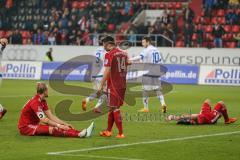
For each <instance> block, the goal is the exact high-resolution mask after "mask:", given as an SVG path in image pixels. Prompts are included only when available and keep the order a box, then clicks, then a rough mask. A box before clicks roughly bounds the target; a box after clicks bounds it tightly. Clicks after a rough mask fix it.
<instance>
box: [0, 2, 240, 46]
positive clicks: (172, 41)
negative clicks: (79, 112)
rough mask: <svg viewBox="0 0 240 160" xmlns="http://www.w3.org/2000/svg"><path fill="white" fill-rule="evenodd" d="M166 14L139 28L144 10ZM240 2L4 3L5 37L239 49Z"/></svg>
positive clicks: (0, 23)
mask: <svg viewBox="0 0 240 160" xmlns="http://www.w3.org/2000/svg"><path fill="white" fill-rule="evenodd" d="M146 9H149V10H163V11H164V12H163V16H161V17H158V18H157V20H156V22H155V23H154V24H150V23H148V22H146V24H141V25H138V26H136V25H134V24H132V21H133V20H134V18H136V16H137V15H138V14H139V13H140V12H141V11H142V10H146ZM239 32H240V4H239V1H238V0H229V2H228V1H226V0H216V1H212V0H192V1H188V0H161V1H151V0H144V1H140V0H126V1H113V0H97V1H93V0H90V1H83V0H18V1H16V0H2V1H0V37H7V38H8V39H9V41H10V43H11V44H42V45H45V44H57V45H98V39H99V35H101V34H106V33H107V34H115V36H116V37H115V38H116V40H117V41H122V40H129V41H131V42H135V45H140V44H139V43H136V42H138V41H140V39H141V37H142V36H143V35H151V36H153V39H154V40H155V41H156V43H155V44H156V45H157V46H176V47H227V48H235V47H237V46H238V47H240V46H239V45H237V44H239V42H238V41H239V40H238V39H236V38H235V37H238V35H239ZM159 35H161V36H159Z"/></svg>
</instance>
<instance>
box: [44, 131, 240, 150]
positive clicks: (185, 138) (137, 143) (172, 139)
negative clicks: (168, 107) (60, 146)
mask: <svg viewBox="0 0 240 160" xmlns="http://www.w3.org/2000/svg"><path fill="white" fill-rule="evenodd" d="M239 133H240V131H234V132H222V133H215V134H206V135H197V136H189V137H179V138H171V139H159V140H154V141H145V142H144V141H143V142H135V143H126V144H117V145H109V146H102V147H93V148H86V149H76V150H66V151H59V152H48V153H46V154H48V155H60V154H68V153H76V152H86V151H96V150H104V149H113V148H119V147H128V146H136V145H141V144H155V143H164V142H171V141H183V140H191V139H199V138H206V137H216V136H226V135H232V134H239Z"/></svg>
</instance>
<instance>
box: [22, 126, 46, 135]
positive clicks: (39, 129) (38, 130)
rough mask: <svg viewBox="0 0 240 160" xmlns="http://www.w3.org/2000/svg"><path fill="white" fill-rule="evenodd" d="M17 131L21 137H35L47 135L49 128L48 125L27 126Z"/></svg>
mask: <svg viewBox="0 0 240 160" xmlns="http://www.w3.org/2000/svg"><path fill="white" fill-rule="evenodd" d="M19 131H20V133H21V134H22V135H25V136H36V135H49V126H48V125H42V124H39V125H28V126H25V127H22V128H19Z"/></svg>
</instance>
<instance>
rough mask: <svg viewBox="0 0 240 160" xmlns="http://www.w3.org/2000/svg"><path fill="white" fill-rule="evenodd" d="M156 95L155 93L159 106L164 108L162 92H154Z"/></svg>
mask: <svg viewBox="0 0 240 160" xmlns="http://www.w3.org/2000/svg"><path fill="white" fill-rule="evenodd" d="M156 93H157V97H158V99H159V101H160V103H161V105H162V106H166V103H165V100H164V96H163V94H162V92H161V91H156Z"/></svg>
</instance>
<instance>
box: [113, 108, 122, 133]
mask: <svg viewBox="0 0 240 160" xmlns="http://www.w3.org/2000/svg"><path fill="white" fill-rule="evenodd" d="M113 115H114V121H115V123H116V126H117V128H118V133H119V134H123V127H122V117H121V112H120V110H119V109H117V110H115V111H114V112H113Z"/></svg>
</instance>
